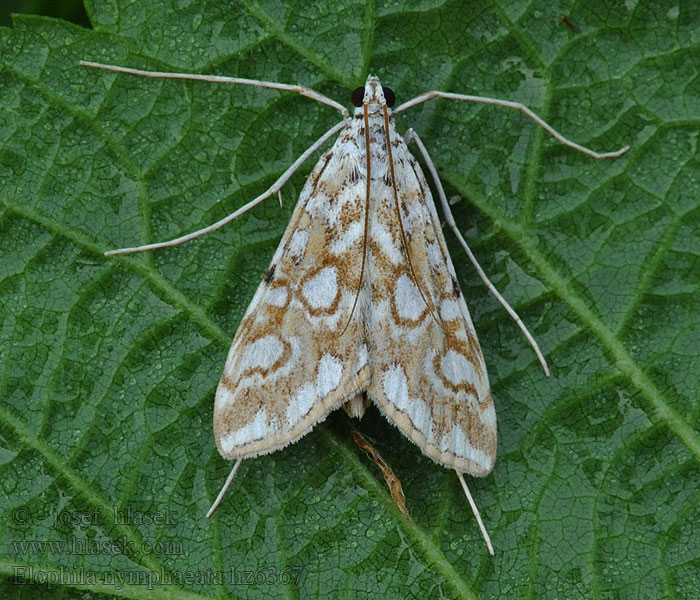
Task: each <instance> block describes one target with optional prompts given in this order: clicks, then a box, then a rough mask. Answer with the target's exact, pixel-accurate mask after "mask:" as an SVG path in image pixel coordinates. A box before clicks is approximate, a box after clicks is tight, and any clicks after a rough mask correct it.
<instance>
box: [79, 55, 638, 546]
mask: <svg viewBox="0 0 700 600" xmlns="http://www.w3.org/2000/svg"><path fill="white" fill-rule="evenodd" d="M82 64H85V65H87V66H92V67H99V68H104V69H110V70H115V71H122V72H127V73H134V74H139V75H146V76H150V77H171V78H173V77H175V78H187V79H200V80H201V79H203V80H207V81H223V82H228V83H243V84H247V85H262V86H264V87H272V88H275V89H282V90H292V91H296V92H298V93H301V94H302V95H305V96H308V97H311V98H313V99H315V100H318V101H321V102H323V103H325V104H328V105H330V106H333V107H334V108H336V109H338V110H340V112H341V113H342V114H343V117H344V118H343V120H342V121H341V122H340V123H338V124H337V125H336V126H334V127H333V128H331V129H330V130H329V131H328V132H327V133H326V134H324V136H322V137H321V138H320V139H319V140H318V141H317V142H316V143H314V144H313V145H312V146H311V147H310V148H309V149H308V150H307V151H306V152H304V153H303V154H302V156H301V157H300V158H299V159H298V160H297V161H296V162H295V163H294V164H293V165H292V167H290V169H288V170H287V171H286V172H285V173H284V174H283V175H282V176H281V177H280V178H279V179H278V180H277V182H275V184H273V186H272V187H271V188H270V189H269V190H267V191H266V192H265V193H264V194H262V195H261V196H259V197H258V198H256V199H254V200H253V201H251V202H249V203H248V204H246V205H245V206H244V207H242V208H241V209H239V210H237V211H235V212H234V213H232V214H231V215H229V216H227V217H226V218H224V219H222V220H221V221H219V222H217V223H215V224H213V225H210V226H209V227H206V228H204V229H202V230H199V231H196V232H194V233H191V234H188V235H185V236H182V237H180V238H177V239H175V240H170V241H167V242H160V243H157V244H148V245H145V246H139V247H136V248H124V249H120V250H114V251H110V252H107V253H106V254H117V253H127V252H136V251H141V250H149V249H154V248H160V247H164V246H171V245H175V244H178V243H181V242H183V241H186V240H188V239H192V238H193V237H196V236H198V235H201V234H203V233H206V232H208V231H212V230H213V229H216V228H218V227H220V226H222V225H223V224H224V223H226V222H228V221H230V220H232V219H233V218H235V217H237V216H238V215H240V214H242V213H243V212H245V211H246V210H248V209H250V208H251V207H252V206H254V205H255V204H257V203H258V202H260V201H262V200H263V199H264V198H266V197H268V196H270V195H271V194H274V193H275V192H277V191H278V190H279V189H280V188H281V187H282V185H283V184H284V183H285V182H286V181H287V180H288V178H289V176H291V173H293V172H294V170H296V168H298V166H299V165H300V164H301V162H303V161H304V160H306V158H308V156H310V155H311V154H312V153H313V152H315V151H316V150H317V149H318V147H319V146H320V145H321V144H323V143H324V142H325V141H326V140H327V139H329V138H330V137H332V136H333V135H335V134H336V133H337V132H338V131H339V132H340V133H339V135H338V137H337V139H336V141H335V143H334V144H333V146H332V147H331V148H330V150H328V151H326V152H325V153H324V154H323V155H322V156H321V158H320V159H319V160H318V162H317V163H316V166H315V167H314V168H313V170H312V171H311V174H310V175H309V177H308V179H307V180H306V183H305V185H304V187H303V189H302V192H301V195H300V197H299V201H298V203H297V205H296V208H295V210H294V213H293V215H292V217H291V220H290V222H289V225H288V226H287V229H286V231H285V233H284V235H283V236H282V240H281V242H280V245H279V247H278V248H277V251H276V252H275V254H274V256H273V257H272V261H271V263H270V267H269V268H268V269H267V271H266V272H265V275H264V277H263V280H262V282H261V283H260V285H259V287H258V289H257V291H256V292H255V295H254V296H253V299H252V301H251V303H250V306H249V307H248V309H247V311H246V313H245V315H244V316H243V319H242V320H241V323H240V325H239V327H238V330H237V332H236V334H235V336H234V338H233V343H232V345H231V348H230V351H229V353H228V357H227V359H226V364H225V366H224V371H223V374H222V376H221V380H220V382H219V386H218V389H217V391H216V399H215V404H214V437H215V440H216V446H217V448H218V450H219V453H220V454H221V456H223V457H224V458H226V459H229V460H235V461H236V462H235V464H234V467H233V469H232V470H231V474H230V475H229V477H228V479H227V482H226V484H225V485H224V487H223V489H222V490H221V493H220V494H219V497H218V498H217V499H216V501H215V502H214V504H213V506H212V508H211V509H210V511H209V513H208V514H207V516H208V515H209V514H211V512H212V511H213V510H214V509H215V508H216V506H217V505H218V503H219V502H220V500H221V498H222V496H223V494H224V492H225V490H226V488H227V487H228V485H229V484H230V482H231V480H232V478H233V476H234V474H235V472H236V470H237V469H238V467H239V466H240V464H241V461H242V460H243V459H244V458H251V457H254V456H258V455H260V454H266V453H269V452H273V451H275V450H278V449H280V448H283V447H284V446H287V445H288V444H291V443H293V442H295V441H297V440H298V439H299V438H301V437H302V436H304V435H306V434H307V433H309V432H310V431H311V429H312V428H313V427H314V425H316V424H317V423H319V422H321V421H323V420H324V419H325V418H326V417H327V416H328V414H329V413H330V412H331V411H333V410H336V409H338V408H340V407H344V408H345V410H346V411H347V412H348V414H349V415H351V416H354V417H358V418H360V417H362V415H363V414H364V412H365V410H366V408H367V406H368V403H370V402H371V403H373V404H374V405H376V406H377V408H378V409H379V410H380V412H381V413H382V414H383V415H384V416H385V417H386V418H387V420H388V421H389V422H390V423H392V424H393V425H395V426H396V427H397V428H398V429H399V430H400V431H401V432H402V433H403V434H404V435H405V436H406V437H407V438H408V439H409V440H411V441H412V442H413V443H415V444H416V445H417V446H418V448H420V450H421V451H422V452H423V453H424V454H425V455H427V456H428V457H430V458H431V459H432V460H434V461H435V462H436V463H438V464H439V465H442V466H443V467H446V468H448V469H454V470H455V472H456V473H457V476H458V477H459V480H460V482H461V484H462V486H463V489H464V491H465V494H466V495H467V498H468V500H469V503H470V505H471V507H472V510H473V511H474V514H475V516H476V519H477V521H478V524H479V527H480V529H481V531H482V535H483V536H484V539H485V540H486V543H487V546H488V549H489V552H491V554H493V548H492V545H491V542H490V539H489V537H488V534H487V532H486V529H485V528H484V526H483V523H482V521H481V517H480V516H479V513H478V510H477V509H476V505H475V504H474V501H473V499H472V497H471V494H470V493H469V489H468V487H467V484H466V482H465V480H464V477H463V474H464V473H468V474H470V475H474V476H484V475H487V474H488V473H490V472H491V470H492V469H493V466H494V462H495V459H496V413H495V410H494V406H493V400H492V397H491V390H490V386H489V381H488V376H487V372H486V365H485V364H484V357H483V353H482V351H481V347H480V346H479V341H478V339H477V335H476V331H475V328H474V324H473V322H472V320H471V317H470V315H469V311H468V309H467V305H466V302H465V299H464V296H463V294H462V291H461V289H460V286H459V283H458V281H457V276H456V273H455V269H454V266H453V264H452V260H451V258H450V255H449V253H448V250H447V245H446V242H445V238H444V236H443V233H442V226H441V223H440V219H439V217H438V214H437V211H436V208H435V204H434V202H433V198H432V194H431V190H430V187H429V186H428V184H427V182H426V178H425V176H424V174H423V171H422V169H421V167H420V165H419V164H418V161H417V160H416V159H415V157H414V156H413V155H412V154H411V153H410V151H409V149H408V146H407V143H408V142H410V141H415V143H416V145H417V147H418V149H419V151H420V152H421V154H422V156H423V158H424V160H425V163H426V165H427V166H428V170H429V172H430V173H431V176H432V178H433V181H434V184H435V189H436V190H437V193H438V197H439V199H440V202H441V204H442V209H443V214H444V217H445V219H446V222H447V224H448V226H449V227H450V229H452V231H453V232H454V233H455V235H456V236H457V239H458V240H459V241H460V243H461V244H462V246H463V247H464V249H465V251H466V252H467V255H468V256H469V258H470V260H471V261H472V262H473V263H474V265H475V267H476V268H477V271H478V273H479V275H480V276H481V278H482V279H483V280H484V282H485V283H486V285H487V286H488V287H489V289H490V290H491V291H492V292H493V293H494V294H495V295H496V297H497V298H498V300H499V301H500V302H501V303H502V304H503V305H504V307H506V310H508V312H509V313H510V314H511V316H512V317H513V318H514V319H515V321H516V323H517V324H518V325H519V327H520V328H521V329H522V330H523V332H524V333H525V335H526V336H527V339H528V340H529V341H530V343H531V345H532V346H533V349H534V350H535V352H536V354H537V356H538V358H539V360H540V362H541V363H542V366H543V368H544V370H545V373H547V374H549V372H548V369H547V365H546V361H545V360H544V357H543V355H542V353H541V352H540V350H539V348H538V347H537V344H536V342H535V341H534V339H533V338H532V336H531V335H530V334H529V332H527V329H526V328H525V326H524V325H523V323H522V321H521V320H520V318H519V317H518V316H517V314H516V313H515V311H513V309H512V308H511V307H510V306H509V305H508V304H507V302H506V301H505V300H504V299H503V298H502V296H501V295H500V294H499V293H498V292H497V291H496V289H495V288H494V287H493V285H492V284H491V283H490V281H488V278H487V277H486V275H485V274H484V272H483V270H482V269H481V268H480V267H479V265H478V263H477V262H476V259H475V258H474V256H473V254H472V253H471V251H470V250H469V247H468V246H467V244H466V241H465V240H464V238H463V237H462V235H461V233H460V232H459V230H458V229H457V226H456V224H455V222H454V219H453V218H452V215H451V212H450V209H449V205H448V203H447V199H446V197H445V193H444V191H443V188H442V185H441V183H440V180H439V178H438V177H437V173H436V170H435V167H434V165H433V163H432V161H431V160H430V157H429V155H428V153H427V151H426V149H425V146H424V145H423V143H422V142H421V140H420V138H419V137H418V135H417V134H416V133H415V132H414V131H412V130H409V131H408V132H406V134H405V135H404V136H401V135H400V134H399V133H398V132H397V130H396V128H395V126H394V117H393V114H394V113H396V112H399V111H401V110H404V109H406V108H409V107H410V106H414V105H415V104H418V103H420V102H424V101H426V100H429V99H431V98H435V97H442V98H452V99H457V100H471V101H476V102H482V103H490V104H499V105H502V106H507V107H511V108H517V109H519V110H521V111H523V112H524V113H525V114H527V115H528V116H529V117H530V118H532V119H534V120H535V121H536V122H537V123H539V124H540V125H542V126H543V127H545V128H546V129H547V131H549V132H550V133H551V134H552V135H553V136H554V137H556V138H557V139H559V140H560V141H561V142H562V143H564V144H566V145H568V146H571V147H573V148H576V149H578V150H581V151H583V152H585V153H587V154H589V155H591V156H594V157H597V158H602V157H608V156H619V155H620V154H622V153H623V152H625V151H626V150H627V147H625V148H622V149H620V150H618V151H616V152H612V153H603V154H599V153H595V152H593V151H591V150H588V149H587V148H583V147H582V146H579V145H577V144H575V143H573V142H571V141H569V140H567V139H566V138H564V137H563V136H561V134H559V133H557V132H556V131H554V130H553V129H552V128H551V127H550V126H549V125H547V124H546V123H544V121H542V120H541V119H540V118H539V117H537V115H535V114H534V113H532V111H530V110H529V109H527V108H526V107H525V106H523V105H521V104H518V103H513V102H508V101H504V100H495V99H491V98H484V97H478V96H466V95H460V94H451V93H445V92H437V91H432V92H427V93H425V94H422V95H421V96H418V97H416V98H414V99H413V100H410V101H408V102H406V103H404V104H402V105H401V106H399V107H398V108H396V109H393V110H392V107H393V105H394V103H395V96H394V93H393V91H391V90H390V89H389V88H385V87H382V85H381V83H380V81H379V79H378V78H377V77H374V76H371V75H370V76H369V77H368V78H367V80H366V83H365V85H364V87H359V88H357V89H356V90H355V91H354V92H353V94H352V102H353V104H354V106H355V109H354V111H353V113H352V114H350V113H349V112H348V111H347V110H346V109H345V108H344V107H343V106H342V105H340V104H338V103H336V102H335V101H333V100H331V99H329V98H326V97H325V96H322V95H321V94H319V93H318V92H315V91H313V90H309V89H308V88H304V87H302V86H291V85H285V84H277V83H272V82H261V81H254V80H243V79H238V78H225V77H217V76H202V75H189V74H177V73H154V72H146V71H141V70H136V69H127V68H123V67H115V66H111V65H102V64H99V63H87V62H84V63H82Z"/></svg>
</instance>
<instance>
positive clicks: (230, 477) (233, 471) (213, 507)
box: [207, 458, 466, 519]
mask: <svg viewBox="0 0 700 600" xmlns="http://www.w3.org/2000/svg"><path fill="white" fill-rule="evenodd" d="M242 462H243V458H239V459H238V460H237V461H236V464H235V465H233V469H231V472H230V473H229V474H228V477H227V478H226V483H224V487H222V488H221V491H220V492H219V495H218V496H217V497H216V500H214V504H212V505H211V508H210V509H209V510H208V511H207V519H208V518H209V517H211V515H212V513H213V512H214V511H215V510H216V507H217V506H219V503H220V502H221V499H222V498H223V497H224V494H225V493H226V490H227V489H228V486H229V485H231V482H232V481H233V477H234V475H235V474H236V471H238V467H240V466H241V463H242ZM465 485H466V484H465Z"/></svg>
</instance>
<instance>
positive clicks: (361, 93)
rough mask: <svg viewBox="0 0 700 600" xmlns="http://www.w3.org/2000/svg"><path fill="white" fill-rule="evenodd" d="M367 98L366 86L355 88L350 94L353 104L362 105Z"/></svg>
mask: <svg viewBox="0 0 700 600" xmlns="http://www.w3.org/2000/svg"><path fill="white" fill-rule="evenodd" d="M364 99H365V88H364V87H359V88H355V91H354V92H353V93H352V95H351V96H350V102H352V105H353V106H362V101H363V100H364Z"/></svg>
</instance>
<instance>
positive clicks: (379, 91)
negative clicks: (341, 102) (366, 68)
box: [351, 75, 396, 114]
mask: <svg viewBox="0 0 700 600" xmlns="http://www.w3.org/2000/svg"><path fill="white" fill-rule="evenodd" d="M351 98H352V103H353V105H355V106H356V107H357V108H356V109H355V113H356V114H357V113H362V111H363V110H364V109H363V106H367V112H368V113H369V114H373V113H376V112H380V111H381V110H382V107H383V106H386V107H388V108H391V107H392V106H394V102H395V101H396V97H395V96H394V92H393V90H392V89H391V88H388V87H382V84H381V83H379V77H375V76H374V75H369V76H368V77H367V81H366V82H365V86H364V87H359V88H357V89H356V90H355V91H354V92H353V93H352V97H351Z"/></svg>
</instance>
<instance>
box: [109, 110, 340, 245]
mask: <svg viewBox="0 0 700 600" xmlns="http://www.w3.org/2000/svg"><path fill="white" fill-rule="evenodd" d="M345 125H346V123H345V121H341V122H340V123H337V124H336V125H334V126H333V127H331V128H330V129H329V130H328V131H326V133H324V134H323V135H322V136H321V137H320V138H318V139H317V140H316V141H315V142H314V143H313V144H312V145H311V146H309V147H308V148H307V149H306V150H305V151H304V153H303V154H302V155H301V156H299V158H297V159H296V160H295V161H294V163H293V164H292V165H291V166H290V167H289V168H288V169H287V170H286V171H285V172H284V173H282V175H280V176H279V178H278V179H277V181H275V183H273V184H272V185H271V186H270V187H269V188H268V189H267V191H265V192H263V193H262V194H260V195H259V196H258V197H257V198H255V199H253V200H251V201H250V202H248V204H245V205H243V206H241V208H239V209H238V210H236V211H234V212H232V213H231V214H230V215H228V216H226V217H224V218H223V219H221V220H219V221H217V222H216V223H212V224H211V225H209V226H207V227H203V228H202V229H198V230H197V231H193V232H192V233H188V234H187V235H183V236H180V237H178V238H175V239H172V240H167V241H165V242H156V243H155V244H145V245H144V246H136V247H133V248H119V249H118V250H108V251H107V252H105V256H111V255H113V254H130V253H132V252H143V251H144V250H155V249H156V248H165V247H166V246H177V245H178V244H181V243H182V242H186V241H188V240H191V239H193V238H196V237H199V236H200V235H204V234H205V233H209V232H211V231H215V230H216V229H219V227H221V226H223V225H226V223H228V222H230V221H233V220H234V219H235V218H236V217H239V216H240V215H242V214H243V213H244V212H246V211H248V210H250V209H251V208H253V207H254V206H255V205H256V204H260V202H262V201H263V200H265V198H268V197H269V196H271V195H272V194H274V193H275V192H277V191H278V190H280V189H281V188H282V186H283V185H284V184H285V183H286V182H287V181H288V180H289V178H290V177H291V176H292V175H293V174H294V172H295V171H296V170H297V169H298V168H299V167H300V166H301V164H302V163H303V162H304V161H305V160H306V159H307V158H309V156H311V155H312V154H313V153H314V152H316V150H317V149H318V148H319V147H320V146H322V145H323V144H324V143H325V142H326V141H327V140H328V138H330V137H332V136H333V135H335V133H336V132H337V131H339V130H340V129H342V128H343V127H345Z"/></svg>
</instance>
